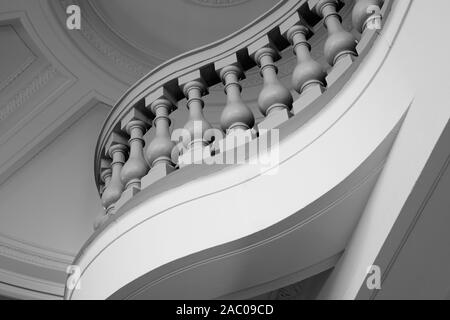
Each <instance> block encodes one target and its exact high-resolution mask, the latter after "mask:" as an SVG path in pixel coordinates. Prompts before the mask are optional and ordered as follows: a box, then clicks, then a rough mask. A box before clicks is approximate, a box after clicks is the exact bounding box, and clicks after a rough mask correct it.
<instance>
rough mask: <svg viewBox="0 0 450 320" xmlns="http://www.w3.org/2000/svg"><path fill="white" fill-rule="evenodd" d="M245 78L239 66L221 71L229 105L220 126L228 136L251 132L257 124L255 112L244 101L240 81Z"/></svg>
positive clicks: (222, 116) (224, 110)
mask: <svg viewBox="0 0 450 320" xmlns="http://www.w3.org/2000/svg"><path fill="white" fill-rule="evenodd" d="M243 77H244V74H243V72H242V70H241V68H240V67H239V66H238V65H237V64H234V65H229V66H226V67H224V68H223V69H222V70H221V71H220V78H221V79H222V82H223V83H224V85H225V93H226V95H227V104H226V106H225V108H224V109H223V111H222V115H221V117H220V124H221V127H222V129H223V130H224V131H225V132H226V133H227V134H229V133H234V132H236V131H246V130H249V129H251V128H253V126H254V124H255V118H254V116H253V112H252V111H251V110H250V108H249V107H248V106H247V105H245V103H244V101H242V97H241V91H242V86H241V85H240V84H239V80H240V79H243Z"/></svg>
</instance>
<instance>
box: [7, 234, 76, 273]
mask: <svg viewBox="0 0 450 320" xmlns="http://www.w3.org/2000/svg"><path fill="white" fill-rule="evenodd" d="M0 255H1V256H4V257H7V258H10V259H14V260H17V261H21V262H24V263H27V264H32V265H34V266H39V267H43V268H46V269H51V270H56V271H62V272H65V271H66V268H67V266H68V265H70V264H71V263H72V260H73V255H71V254H68V253H62V252H57V251H55V250H52V249H50V248H42V247H40V246H37V245H34V244H30V243H26V242H24V241H21V240H16V239H13V238H11V237H9V236H6V235H2V234H0Z"/></svg>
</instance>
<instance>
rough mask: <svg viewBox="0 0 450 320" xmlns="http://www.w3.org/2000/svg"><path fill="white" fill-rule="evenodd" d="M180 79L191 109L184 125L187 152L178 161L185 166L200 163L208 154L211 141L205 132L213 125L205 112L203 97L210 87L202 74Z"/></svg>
mask: <svg viewBox="0 0 450 320" xmlns="http://www.w3.org/2000/svg"><path fill="white" fill-rule="evenodd" d="M178 81H179V84H180V87H181V88H182V89H183V93H184V95H185V96H186V98H187V108H188V110H189V120H188V121H187V123H186V124H185V125H184V129H186V130H187V136H186V137H183V144H184V147H185V150H186V152H185V154H184V155H182V156H181V157H180V158H179V162H178V163H179V165H180V167H183V166H185V165H188V164H191V163H198V162H199V161H201V160H202V159H203V154H204V153H206V154H208V152H207V149H205V147H206V146H208V144H209V141H208V140H207V138H206V137H205V132H206V131H207V130H209V129H211V128H212V127H211V124H210V123H209V122H208V121H207V120H206V119H205V116H204V114H203V108H204V106H205V102H204V101H203V99H202V97H203V96H204V95H206V94H208V89H207V86H206V84H205V82H204V81H203V80H202V78H201V76H200V72H198V71H196V72H194V73H192V74H189V75H187V76H183V77H181V78H180V79H179V80H178ZM209 155H210V153H209Z"/></svg>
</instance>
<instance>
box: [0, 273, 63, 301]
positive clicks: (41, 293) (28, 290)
mask: <svg viewBox="0 0 450 320" xmlns="http://www.w3.org/2000/svg"><path fill="white" fill-rule="evenodd" d="M64 289H65V284H63V283H56V282H52V281H47V280H43V279H39V278H35V277H30V276H25V275H23V274H19V273H16V272H12V271H9V270H4V269H0V292H1V293H2V294H5V295H7V296H10V297H14V298H18V299H27V300H28V299H39V300H41V299H42V300H43V299H45V300H48V299H58V300H61V299H62V298H63V295H64Z"/></svg>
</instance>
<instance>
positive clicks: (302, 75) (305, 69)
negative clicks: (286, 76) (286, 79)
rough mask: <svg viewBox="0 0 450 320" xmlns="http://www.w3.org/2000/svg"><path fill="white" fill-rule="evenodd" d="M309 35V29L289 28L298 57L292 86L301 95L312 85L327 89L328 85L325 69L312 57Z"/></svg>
mask: <svg viewBox="0 0 450 320" xmlns="http://www.w3.org/2000/svg"><path fill="white" fill-rule="evenodd" d="M309 34H310V31H309V29H308V28H307V27H305V26H303V25H295V26H293V27H291V28H289V30H288V32H287V35H286V37H287V39H288V40H289V42H290V43H291V44H292V46H293V50H294V54H295V55H296V57H297V65H296V67H295V69H294V72H293V73H292V86H293V88H294V90H295V91H297V92H298V93H300V94H302V93H303V91H304V90H305V89H307V88H308V87H310V86H312V85H315V84H316V85H320V86H321V87H325V83H326V80H325V78H326V76H327V74H326V72H325V70H324V68H323V67H322V65H320V63H318V62H317V61H316V60H314V59H313V58H312V56H311V45H310V44H309V43H308V41H307V38H308V35H309Z"/></svg>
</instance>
